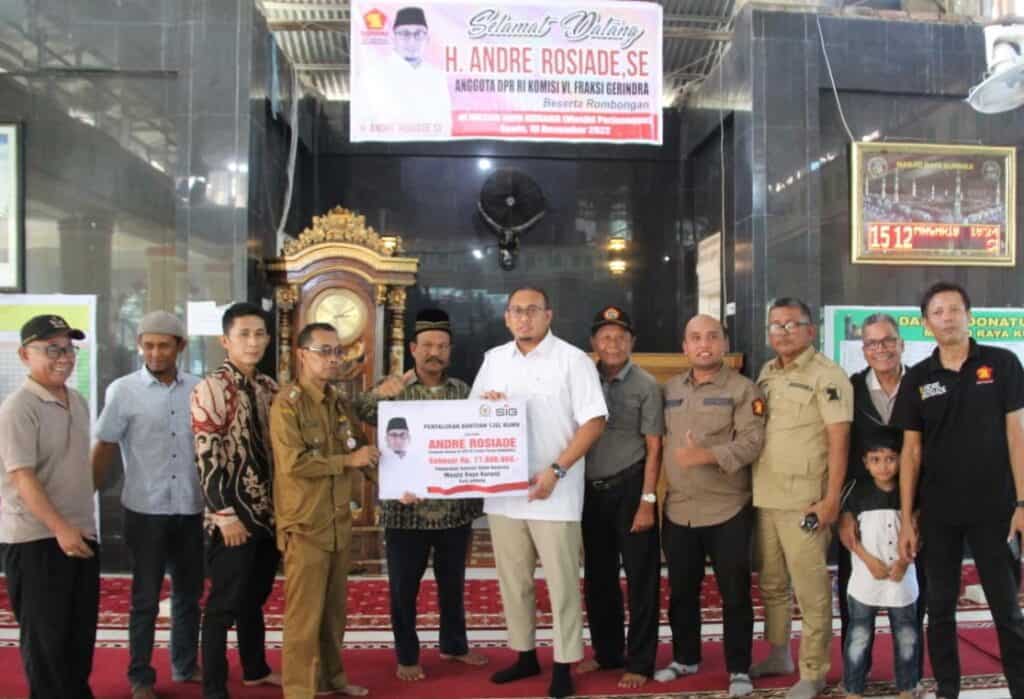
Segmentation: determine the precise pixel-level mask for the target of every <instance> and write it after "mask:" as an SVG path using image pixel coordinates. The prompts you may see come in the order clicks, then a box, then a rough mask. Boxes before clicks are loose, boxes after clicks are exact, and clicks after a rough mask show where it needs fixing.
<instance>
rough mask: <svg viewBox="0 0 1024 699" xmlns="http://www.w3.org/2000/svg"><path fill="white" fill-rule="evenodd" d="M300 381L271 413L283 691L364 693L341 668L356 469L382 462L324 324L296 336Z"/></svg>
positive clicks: (291, 696) (296, 694) (298, 695)
mask: <svg viewBox="0 0 1024 699" xmlns="http://www.w3.org/2000/svg"><path fill="white" fill-rule="evenodd" d="M297 345H298V357H299V381H298V383H296V384H291V385H288V386H285V387H283V388H282V389H281V392H280V393H279V394H278V397H277V399H276V400H275V401H274V405H273V407H272V408H271V411H270V437H271V441H272V443H273V447H274V510H275V513H276V515H277V545H278V548H279V549H280V550H281V551H282V553H283V554H284V570H285V614H284V647H283V650H282V666H283V667H282V677H281V679H282V685H283V688H284V696H285V699H312V697H313V696H314V695H315V694H316V693H322V692H331V691H332V690H333V691H334V692H335V693H341V694H345V695H348V696H362V695H364V694H366V693H367V690H366V689H364V688H363V687H359V686H356V685H352V684H349V683H348V679H347V677H346V676H345V671H344V669H343V668H342V663H341V642H342V636H343V635H344V633H345V609H346V605H345V602H346V587H347V585H346V583H347V578H348V568H349V543H350V541H351V537H352V512H351V509H350V507H349V502H350V494H351V476H350V474H349V469H352V468H365V467H366V466H373V465H376V463H377V460H378V458H379V456H380V455H379V453H378V451H377V449H376V447H372V446H368V445H367V443H366V437H365V435H364V434H363V431H362V428H361V427H360V425H359V422H358V420H357V419H356V417H355V415H354V414H353V413H352V411H351V408H350V407H349V405H348V403H347V402H346V401H345V399H344V398H342V396H341V395H340V394H339V393H338V392H337V391H336V390H335V388H334V387H333V386H331V385H330V384H328V381H329V380H330V379H332V378H335V377H336V376H337V372H338V364H339V361H340V358H341V356H342V353H343V348H342V347H341V344H340V342H339V341H338V333H337V331H336V330H335V329H334V328H333V327H332V326H331V325H328V324H326V323H311V324H310V325H307V326H306V327H305V328H303V330H302V332H300V333H299V337H298V341H297Z"/></svg>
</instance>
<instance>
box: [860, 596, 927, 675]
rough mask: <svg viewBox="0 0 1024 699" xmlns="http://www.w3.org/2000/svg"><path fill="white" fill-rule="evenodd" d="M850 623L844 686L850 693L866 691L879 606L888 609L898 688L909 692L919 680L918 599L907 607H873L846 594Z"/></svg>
mask: <svg viewBox="0 0 1024 699" xmlns="http://www.w3.org/2000/svg"><path fill="white" fill-rule="evenodd" d="M846 599H847V604H848V608H849V610H850V626H849V628H848V629H847V631H846V644H845V645H844V647H843V686H844V687H845V688H846V692H847V693H848V694H863V693H864V686H865V685H866V684H867V679H868V670H869V669H870V667H871V649H872V647H873V646H874V643H875V616H876V615H877V614H878V611H879V610H880V609H885V610H887V611H888V612H889V626H890V627H891V629H892V654H893V665H894V667H895V668H896V691H898V692H909V691H911V690H913V689H914V688H915V687H916V686H917V683H918V681H920V679H921V678H920V677H919V673H918V669H917V667H918V665H917V659H918V657H919V656H920V655H921V635H920V633H919V631H918V629H917V603H911V604H908V605H907V606H906V607H872V606H870V605H867V604H862V603H861V602H858V601H857V600H855V599H854V598H853V597H850V596H847V598H846Z"/></svg>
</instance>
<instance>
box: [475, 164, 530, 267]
mask: <svg viewBox="0 0 1024 699" xmlns="http://www.w3.org/2000/svg"><path fill="white" fill-rule="evenodd" d="M476 207H477V210H478V211H479V212H480V217H481V218H482V219H483V220H484V221H485V222H486V223H487V225H488V226H490V228H491V230H492V231H493V232H494V235H496V236H497V237H498V263H499V264H500V265H501V268H502V269H504V270H506V271H507V270H510V269H513V268H514V267H515V266H516V256H517V255H518V253H519V234H520V233H525V232H526V231H528V230H530V229H531V228H532V227H533V226H534V225H536V223H537V222H538V221H540V220H541V219H542V218H544V214H545V213H547V202H546V201H545V200H544V193H543V192H542V191H541V189H540V185H538V184H537V183H536V182H535V181H534V180H533V178H532V177H530V176H529V175H526V174H524V173H522V172H519V171H518V170H496V171H495V172H494V174H492V175H491V176H490V177H488V178H487V181H485V182H484V186H483V187H482V188H481V189H480V200H479V201H478V202H477V204H476Z"/></svg>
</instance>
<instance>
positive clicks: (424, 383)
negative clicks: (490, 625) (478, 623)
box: [356, 308, 487, 682]
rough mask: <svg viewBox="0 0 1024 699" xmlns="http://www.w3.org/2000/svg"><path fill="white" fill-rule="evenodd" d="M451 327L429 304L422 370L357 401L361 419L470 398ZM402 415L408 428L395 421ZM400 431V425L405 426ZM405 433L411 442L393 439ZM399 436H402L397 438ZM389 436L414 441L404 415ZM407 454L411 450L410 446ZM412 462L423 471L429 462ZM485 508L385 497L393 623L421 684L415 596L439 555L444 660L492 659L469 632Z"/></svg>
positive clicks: (463, 501) (420, 325)
mask: <svg viewBox="0 0 1024 699" xmlns="http://www.w3.org/2000/svg"><path fill="white" fill-rule="evenodd" d="M452 346H453V345H452V326H451V320H450V319H449V318H448V314H447V313H445V312H444V311H442V310H441V309H439V308H425V309H423V310H421V311H420V312H419V313H417V314H416V325H415V328H414V330H413V339H412V341H411V342H410V343H409V353H410V354H411V355H412V358H413V362H414V363H415V367H414V368H413V369H410V370H409V371H407V372H406V373H405V375H403V376H389V377H388V378H386V379H385V380H384V381H382V382H380V383H379V384H378V385H377V386H375V387H374V388H373V390H371V391H368V392H366V393H363V394H361V395H360V396H359V397H358V398H357V399H356V410H357V412H358V414H359V416H360V417H361V418H362V419H363V420H365V421H366V422H368V423H370V424H376V422H377V409H378V404H379V402H380V401H382V400H402V401H410V400H417V401H418V400H463V399H465V398H466V397H467V396H468V395H469V386H467V385H466V383H465V382H464V381H461V380H460V379H457V378H455V377H454V376H451V375H449V374H448V368H449V365H450V364H451V356H452ZM395 420H402V423H401V425H397V424H393V423H394V422H395ZM399 428H400V429H399ZM399 432H402V433H404V442H405V445H404V446H403V445H401V444H398V445H396V444H394V443H393V442H392V440H393V439H397V438H398V437H399V436H401V435H399V434H397V433H399ZM393 433H395V434H394V435H393ZM386 439H387V441H388V445H389V447H390V448H391V449H393V450H395V451H396V453H397V448H398V447H401V448H402V449H403V450H404V449H405V448H406V447H407V446H408V427H407V426H406V424H405V419H404V418H392V419H391V420H389V421H388V425H387V435H386ZM403 453H404V451H403ZM411 461H412V463H406V464H405V465H404V466H402V468H406V469H416V468H418V467H420V466H422V462H420V463H416V461H415V460H411ZM482 513H483V503H482V502H481V501H480V499H479V498H455V499H443V500H442V499H429V500H424V499H420V498H418V497H417V495H416V494H415V493H411V492H407V493H405V494H404V495H403V497H402V498H401V499H400V500H382V501H381V503H380V524H381V526H383V527H384V542H385V545H386V550H387V559H388V589H389V593H390V598H391V628H392V631H393V632H394V636H395V655H396V656H397V661H398V667H397V668H396V670H395V674H396V676H397V677H398V679H400V680H405V681H410V682H414V681H417V680H422V679H424V678H425V677H426V676H427V675H426V672H425V671H424V669H423V664H422V662H421V660H420V640H419V636H418V635H417V633H416V601H417V599H418V597H419V591H420V582H421V581H422V579H423V574H424V573H425V572H426V570H427V562H428V559H431V558H432V559H433V565H434V579H435V580H436V581H437V601H438V607H439V608H440V617H441V619H440V629H439V638H438V640H439V644H438V645H439V646H440V648H439V650H440V656H441V659H442V660H445V661H452V662H458V663H462V664H464V665H469V666H477V665H484V664H486V663H487V658H486V656H484V655H481V654H480V653H476V652H474V651H472V650H470V648H469V640H468V638H467V634H466V607H465V602H464V589H465V582H466V552H467V549H468V547H469V545H470V539H471V537H472V535H473V520H475V519H476V518H477V517H479V516H480V515H481V514H482Z"/></svg>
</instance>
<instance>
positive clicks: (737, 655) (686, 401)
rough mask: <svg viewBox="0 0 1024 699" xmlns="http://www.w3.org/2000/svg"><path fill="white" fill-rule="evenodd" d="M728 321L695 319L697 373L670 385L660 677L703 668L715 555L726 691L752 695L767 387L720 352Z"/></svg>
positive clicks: (691, 337)
mask: <svg viewBox="0 0 1024 699" xmlns="http://www.w3.org/2000/svg"><path fill="white" fill-rule="evenodd" d="M727 346H728V345H727V340H726V338H725V333H724V331H723V330H722V326H721V324H720V323H719V322H718V321H717V320H715V319H714V318H712V317H710V316H706V315H698V316H694V317H693V318H692V319H691V320H690V322H689V323H687V324H686V329H685V331H684V333H683V352H684V353H685V354H686V357H687V359H689V360H690V364H691V367H692V368H691V369H690V370H689V371H687V372H686V373H683V374H680V375H679V376H676V377H674V378H672V379H671V380H670V381H669V382H668V384H667V385H666V387H665V426H666V430H667V433H666V437H665V451H664V461H663V469H664V471H665V475H666V477H667V479H668V493H667V497H666V504H665V521H664V526H663V530H662V541H663V542H664V544H663V545H664V549H665V558H666V559H667V560H668V576H669V586H670V587H671V589H672V595H671V597H670V600H669V623H670V624H671V626H672V662H671V663H670V664H669V665H668V666H667V667H665V668H663V669H661V670H659V671H658V672H657V673H656V674H655V676H654V678H655V679H656V680H659V681H661V682H668V681H671V680H674V679H676V678H678V677H681V676H683V675H689V674H693V673H695V672H697V669H698V666H699V664H700V659H701V647H700V587H701V582H702V581H703V579H704V560H705V557H706V556H710V557H711V564H712V566H713V567H714V571H715V578H716V580H717V581H718V587H719V590H720V591H721V594H722V606H723V610H724V616H725V619H724V622H725V624H724V627H725V628H724V631H725V658H726V669H727V670H728V672H729V696H730V697H740V696H746V695H748V694H750V693H751V692H752V691H753V685H752V684H751V681H750V676H749V675H748V674H747V673H748V671H749V669H750V659H751V645H752V642H753V630H754V611H753V607H752V604H751V599H750V568H751V565H750V540H751V531H752V527H753V521H754V519H753V511H752V509H751V507H750V500H751V489H750V464H751V463H753V461H754V460H755V459H756V458H757V455H758V454H759V453H760V451H761V446H762V444H763V443H764V421H765V418H764V413H765V403H764V398H763V396H762V394H761V391H760V390H759V389H758V388H757V386H755V385H754V383H753V382H752V381H750V379H747V378H745V377H743V376H741V375H740V374H738V373H737V372H736V371H734V370H733V369H731V368H730V367H727V366H725V363H724V361H723V358H724V356H725V351H726V349H727Z"/></svg>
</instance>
